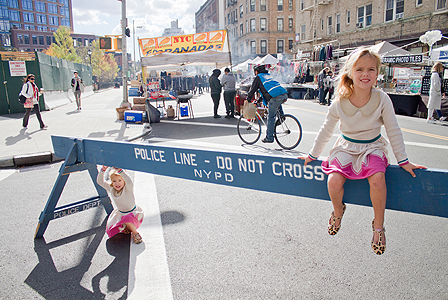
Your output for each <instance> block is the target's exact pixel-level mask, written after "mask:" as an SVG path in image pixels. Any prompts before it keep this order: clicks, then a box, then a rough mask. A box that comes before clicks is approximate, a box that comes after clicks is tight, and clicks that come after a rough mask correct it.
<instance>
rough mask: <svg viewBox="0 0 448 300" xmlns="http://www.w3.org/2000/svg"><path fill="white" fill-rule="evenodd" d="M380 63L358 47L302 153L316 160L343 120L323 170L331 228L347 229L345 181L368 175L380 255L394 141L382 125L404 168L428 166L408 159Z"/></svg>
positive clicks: (334, 231)
mask: <svg viewBox="0 0 448 300" xmlns="http://www.w3.org/2000/svg"><path fill="white" fill-rule="evenodd" d="M380 66H381V59H380V57H379V55H378V54H377V53H376V52H373V51H372V50H371V49H369V48H365V47H361V48H358V49H356V50H355V51H354V52H353V53H352V54H351V55H350V57H349V58H348V59H347V62H346V63H345V65H344V67H343V69H342V70H341V72H340V75H339V76H340V80H339V84H338V86H337V88H336V98H335V100H334V101H333V104H332V105H330V107H329V109H328V113H327V116H326V119H325V122H324V124H323V125H322V127H321V129H320V131H319V133H318V134H317V137H316V139H315V141H314V145H313V148H312V149H311V151H310V152H309V154H308V156H307V157H300V158H301V159H304V160H305V166H306V165H307V164H308V163H309V162H311V161H313V160H316V159H317V158H318V157H319V155H320V154H321V153H322V151H323V149H324V147H325V145H326V144H327V143H328V141H329V140H330V138H331V137H332V136H333V132H334V129H335V127H336V124H337V123H338V122H339V129H340V131H341V133H342V134H341V135H340V136H339V138H338V139H337V140H336V143H335V144H334V146H333V148H332V149H331V151H330V155H329V157H328V158H327V159H325V160H324V161H323V162H322V170H323V171H324V172H325V174H327V175H328V193H329V195H330V198H331V202H332V204H333V209H334V211H333V212H332V213H331V217H330V220H329V225H328V233H329V234H330V235H335V234H337V233H338V231H339V229H340V228H341V220H342V217H343V215H344V212H345V209H346V205H345V204H344V203H343V202H342V199H343V195H344V183H345V181H346V180H347V179H365V178H367V180H368V182H369V185H370V198H371V201H372V206H373V212H374V219H373V221H372V230H373V237H372V240H371V247H372V249H373V251H374V253H376V254H378V255H381V254H383V253H384V251H385V250H386V235H385V229H384V225H383V223H384V212H385V209H386V196H387V189H386V180H385V176H384V173H385V172H386V167H387V166H388V164H389V162H388V159H387V149H386V148H387V146H388V141H387V140H386V139H385V138H384V137H383V136H382V135H381V126H382V125H384V126H385V128H386V132H387V136H388V138H389V141H390V144H391V146H392V150H393V152H394V154H395V157H396V159H397V161H398V164H399V165H400V167H402V168H403V169H404V170H406V171H407V172H409V173H410V174H411V175H412V176H413V177H415V173H414V171H413V170H414V169H426V167H423V166H419V165H416V164H413V163H411V162H410V161H409V160H408V158H407V155H406V151H405V146H404V141H403V135H402V133H401V129H400V127H399V126H398V122H397V119H396V117H395V112H394V107H393V105H392V101H391V100H390V98H389V96H388V95H387V94H386V93H384V92H383V91H381V90H378V89H375V88H373V86H374V85H375V84H376V79H377V76H378V72H379V68H380ZM341 251H344V250H341Z"/></svg>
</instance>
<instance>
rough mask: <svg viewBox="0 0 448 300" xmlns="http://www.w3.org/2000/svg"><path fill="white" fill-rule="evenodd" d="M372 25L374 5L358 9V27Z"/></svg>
mask: <svg viewBox="0 0 448 300" xmlns="http://www.w3.org/2000/svg"><path fill="white" fill-rule="evenodd" d="M370 25H372V4H369V5H366V6H360V7H358V23H357V25H356V27H360V28H361V27H367V26H370Z"/></svg>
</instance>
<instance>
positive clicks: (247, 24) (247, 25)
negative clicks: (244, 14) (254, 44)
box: [246, 20, 249, 33]
mask: <svg viewBox="0 0 448 300" xmlns="http://www.w3.org/2000/svg"><path fill="white" fill-rule="evenodd" d="M248 22H249V21H247V20H246V33H248V32H249V23H248Z"/></svg>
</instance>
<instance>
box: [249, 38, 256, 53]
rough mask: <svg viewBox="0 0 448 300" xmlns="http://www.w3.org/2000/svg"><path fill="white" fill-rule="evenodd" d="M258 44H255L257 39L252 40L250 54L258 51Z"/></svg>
mask: <svg viewBox="0 0 448 300" xmlns="http://www.w3.org/2000/svg"><path fill="white" fill-rule="evenodd" d="M256 47H257V46H256V45H255V41H250V54H255V53H257V48H256Z"/></svg>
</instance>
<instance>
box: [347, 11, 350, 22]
mask: <svg viewBox="0 0 448 300" xmlns="http://www.w3.org/2000/svg"><path fill="white" fill-rule="evenodd" d="M347 24H350V11H349V10H347Z"/></svg>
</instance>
